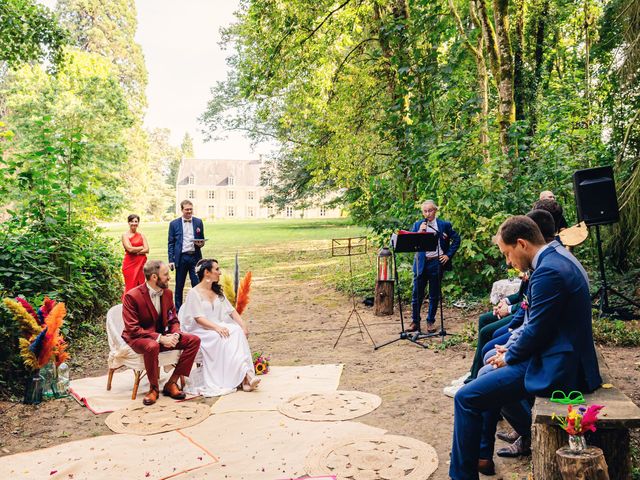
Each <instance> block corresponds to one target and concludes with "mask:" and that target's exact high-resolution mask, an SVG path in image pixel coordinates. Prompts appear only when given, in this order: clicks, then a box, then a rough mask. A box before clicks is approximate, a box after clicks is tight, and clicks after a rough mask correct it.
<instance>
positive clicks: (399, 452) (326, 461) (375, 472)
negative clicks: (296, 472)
mask: <svg viewBox="0 0 640 480" xmlns="http://www.w3.org/2000/svg"><path fill="white" fill-rule="evenodd" d="M437 468H438V455H437V453H436V451H435V449H434V448H433V447H432V446H431V445H428V444H426V443H424V442H421V441H419V440H415V439H413V438H409V437H402V436H399V435H378V436H375V437H365V438H352V439H346V440H340V441H337V442H332V443H330V444H325V445H324V446H321V447H318V448H316V449H314V450H312V451H311V452H309V454H308V455H307V459H306V462H305V470H306V472H307V473H308V474H309V475H319V474H329V475H336V477H337V478H339V479H341V480H378V479H382V480H426V479H428V478H429V477H430V476H431V474H432V473H433V472H435V471H436V469H437Z"/></svg>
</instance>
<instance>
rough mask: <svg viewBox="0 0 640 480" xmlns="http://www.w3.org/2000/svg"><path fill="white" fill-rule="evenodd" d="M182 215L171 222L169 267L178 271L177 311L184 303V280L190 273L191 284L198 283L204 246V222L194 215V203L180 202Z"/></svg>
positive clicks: (193, 285) (176, 289)
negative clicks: (197, 269)
mask: <svg viewBox="0 0 640 480" xmlns="http://www.w3.org/2000/svg"><path fill="white" fill-rule="evenodd" d="M180 210H181V211H182V216H181V217H180V218H176V219H175V220H173V221H172V222H171V223H170V224H169V244H168V252H169V268H171V269H172V270H173V269H174V268H175V271H176V288H175V305H176V311H178V310H180V306H181V305H182V298H183V295H182V292H183V290H184V282H185V281H186V279H187V274H189V279H190V280H191V286H192V287H195V286H196V285H197V284H198V276H197V275H196V263H198V260H200V259H201V258H202V252H201V251H200V249H201V248H202V247H203V246H204V224H203V223H202V220H200V219H199V218H196V217H194V216H193V203H191V202H190V201H189V200H183V201H182V202H180Z"/></svg>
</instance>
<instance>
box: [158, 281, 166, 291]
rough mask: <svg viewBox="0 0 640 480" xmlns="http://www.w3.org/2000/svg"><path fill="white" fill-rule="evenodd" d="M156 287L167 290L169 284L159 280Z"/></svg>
mask: <svg viewBox="0 0 640 480" xmlns="http://www.w3.org/2000/svg"><path fill="white" fill-rule="evenodd" d="M156 287H159V288H161V289H163V290H165V289H167V288H169V282H167V283H164V282H163V281H162V280H158V281H157V282H156Z"/></svg>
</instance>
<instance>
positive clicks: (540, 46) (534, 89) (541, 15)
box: [527, 0, 551, 137]
mask: <svg viewBox="0 0 640 480" xmlns="http://www.w3.org/2000/svg"><path fill="white" fill-rule="evenodd" d="M548 14H549V0H543V2H542V7H541V8H540V11H538V12H536V48H535V52H534V67H533V77H532V78H531V82H530V83H529V85H528V88H527V91H528V96H527V100H528V101H527V103H528V107H529V136H531V137H532V136H533V135H534V134H535V133H536V130H537V129H538V107H537V99H538V88H539V86H540V81H541V79H542V66H543V64H544V37H545V34H546V28H547V15H548ZM550 63H551V62H550Z"/></svg>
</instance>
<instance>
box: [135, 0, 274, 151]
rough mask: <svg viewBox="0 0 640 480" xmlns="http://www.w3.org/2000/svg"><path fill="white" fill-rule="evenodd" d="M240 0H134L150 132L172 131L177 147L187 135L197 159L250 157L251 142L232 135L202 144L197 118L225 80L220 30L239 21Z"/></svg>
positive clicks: (172, 140)
mask: <svg viewBox="0 0 640 480" xmlns="http://www.w3.org/2000/svg"><path fill="white" fill-rule="evenodd" d="M238 4H239V2H238V0H182V1H181V2H179V4H178V3H176V1H175V0H136V8H137V10H138V31H137V34H136V41H137V42H138V43H139V44H140V45H141V46H142V50H143V52H144V56H145V61H146V65H147V71H148V73H149V79H148V81H149V83H148V86H147V100H148V104H149V106H148V110H147V115H146V117H145V126H146V127H147V128H156V127H163V128H169V129H170V130H171V143H172V144H174V145H179V144H180V143H181V141H182V138H183V136H184V134H185V132H189V134H190V135H191V136H192V137H193V139H194V142H193V143H194V151H195V156H196V157H197V158H212V159H213V158H218V159H251V158H258V154H259V153H262V152H261V151H260V150H258V151H255V152H252V151H251V145H250V142H249V140H247V139H246V138H244V137H243V136H242V135H241V134H239V133H236V132H230V133H229V134H228V139H227V140H225V141H222V142H207V143H204V138H203V135H202V133H201V129H202V126H201V125H200V124H199V122H198V117H199V116H200V115H201V114H202V113H203V112H204V110H205V108H206V105H207V101H208V100H209V99H210V98H211V93H210V90H211V88H212V87H214V86H215V85H216V82H217V81H221V80H224V79H225V78H226V74H227V70H228V66H227V64H226V62H225V58H226V56H228V55H229V54H230V53H231V52H230V51H229V50H222V48H221V47H220V45H219V42H220V28H221V27H223V26H227V25H229V24H230V23H232V22H233V21H234V20H235V17H234V15H233V13H234V11H235V10H236V9H237V8H238ZM263 149H264V148H263Z"/></svg>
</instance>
